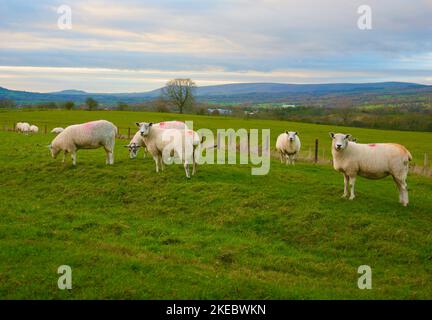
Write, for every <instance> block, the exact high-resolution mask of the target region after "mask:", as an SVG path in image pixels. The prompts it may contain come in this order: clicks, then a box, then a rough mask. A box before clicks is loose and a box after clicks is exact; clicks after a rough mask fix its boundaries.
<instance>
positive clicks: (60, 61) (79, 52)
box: [0, 0, 432, 91]
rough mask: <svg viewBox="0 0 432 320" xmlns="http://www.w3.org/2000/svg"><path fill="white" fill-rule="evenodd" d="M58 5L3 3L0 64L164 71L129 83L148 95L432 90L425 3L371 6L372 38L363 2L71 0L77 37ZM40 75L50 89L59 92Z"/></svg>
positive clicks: (431, 26)
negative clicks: (396, 84)
mask: <svg viewBox="0 0 432 320" xmlns="http://www.w3.org/2000/svg"><path fill="white" fill-rule="evenodd" d="M62 4H68V1H63V0H61V1H60V0H59V1H55V0H52V1H50V0H41V1H38V2H28V1H23V0H17V1H13V2H11V1H5V0H0V10H1V12H2V20H1V21H0V27H1V28H0V30H1V31H0V37H1V39H2V41H1V43H0V65H3V66H33V67H57V68H56V70H62V69H61V67H70V68H75V69H76V70H80V68H89V69H93V70H100V69H101V68H102V69H109V70H117V69H119V70H121V69H134V70H159V71H160V72H159V73H158V76H155V77H150V76H149V77H148V78H147V79H148V81H147V80H146V81H144V78H142V77H144V76H145V75H146V73H143V72H141V71H139V74H140V75H141V76H140V77H141V78H139V79H135V78H132V79H135V80H136V81H141V82H143V83H145V85H146V86H148V87H156V86H158V85H160V83H163V82H164V81H165V80H167V79H168V78H163V77H169V76H172V75H179V76H181V75H182V74H184V75H193V76H195V77H201V78H199V79H200V81H202V82H203V83H213V82H215V81H216V82H218V81H225V82H240V81H249V80H250V81H252V80H253V81H270V80H274V81H280V82H291V81H295V82H299V81H303V82H319V81H326V82H343V81H356V82H358V81H363V80H364V81H378V80H380V79H390V80H391V79H393V80H401V79H415V80H416V81H419V82H427V81H428V80H426V78H425V76H424V73H425V72H430V71H432V70H431V69H432V65H431V63H430V61H431V59H430V57H431V55H432V38H431V37H430V34H431V32H432V23H431V22H430V15H431V13H432V2H431V1H429V0H413V1H409V2H408V1H405V0H379V1H378V0H370V1H368V4H369V5H370V6H371V7H372V14H373V16H372V17H373V29H372V30H370V31H361V30H359V29H358V28H357V19H358V17H359V15H358V14H357V8H358V6H360V5H362V4H363V1H360V0H350V1H346V0H322V1H320V2H317V1H312V0H302V1H300V0H297V1H292V0H291V1H287V0H283V1H282V0H236V1H235V0H231V1H228V0H220V1H210V0H186V1H181V2H179V1H174V0H161V1H145V2H142V1H135V0H128V1H122V2H118V1H113V0H111V1H95V0H89V1H84V0H75V1H73V2H72V1H71V2H69V5H70V6H71V8H72V23H73V28H72V30H59V29H58V28H57V19H58V17H59V15H58V14H57V11H56V9H57V7H58V6H60V5H62ZM59 68H60V69H59ZM215 70H223V73H222V74H221V73H217V72H216V71H215ZM281 70H282V71H281ZM287 70H288V73H287V72H286V71H287ZM39 71H40V70H39ZM20 72H21V73H22V72H23V71H22V70H21V71H20ZM53 72H54V71H53ZM200 72H202V73H204V74H205V79H204V76H202V75H201V73H200ZM21 73H20V74H21ZM54 74H57V73H56V72H54ZM245 74H247V75H248V76H245ZM301 74H306V75H307V76H306V77H302V76H301ZM39 75H40V76H42V75H41V74H39ZM92 75H94V73H92ZM102 75H103V73H101V76H102ZM43 76H44V77H45V78H44V79H45V80H44V82H43V83H44V84H43V88H45V89H47V90H50V89H49V88H50V86H52V87H53V88H54V87H57V86H58V85H59V84H62V83H61V82H60V81H57V82H55V81H54V80H49V79H51V78H52V77H49V76H48V75H46V74H43ZM57 76H58V74H57ZM70 76H72V77H75V78H74V79H76V81H75V82H73V81H70V82H64V83H63V84H64V87H66V86H67V85H68V87H70V85H75V83H78V84H79V83H82V82H81V80H82V79H81V78H80V77H81V73H70ZM94 76H96V75H94ZM147 76H148V75H147ZM222 76H223V77H226V78H222ZM308 77H312V78H308ZM429 78H430V77H429ZM1 79H2V83H0V85H3V86H6V85H7V84H10V85H17V86H19V87H23V86H24V82H22V83H23V85H20V84H19V79H17V78H15V80H14V81H15V82H13V83H11V82H5V81H6V80H5V77H2V78H1ZM116 79H117V80H116ZM122 79H123V78H122ZM102 80H103V79H100V80H98V81H97V83H101V85H102V83H103V85H104V87H100V88H95V90H96V89H97V90H98V91H104V90H103V89H104V88H106V86H107V84H109V88H111V90H115V91H118V90H120V89H121V90H123V89H127V88H125V87H124V86H123V84H124V83H125V81H126V80H124V79H123V80H120V78H116V77H114V78H113V77H111V78H109V80H111V81H113V82H112V83H108V82H107V81H102ZM162 80H163V81H162ZM22 81H24V80H22ZM50 81H51V82H50ZM61 81H66V80H65V79H62V80H61ZM116 81H117V82H116ZM25 85H30V84H29V83H27V82H26V83H25ZM89 85H91V84H89ZM140 85H141V84H140ZM31 86H34V84H33V83H32V84H31ZM36 87H37V88H42V85H39V86H36ZM36 87H34V88H36ZM92 87H93V86H92ZM32 88H33V87H29V88H27V89H29V90H30V89H32ZM45 89H44V90H45ZM83 89H86V88H83ZM127 91H129V90H127Z"/></svg>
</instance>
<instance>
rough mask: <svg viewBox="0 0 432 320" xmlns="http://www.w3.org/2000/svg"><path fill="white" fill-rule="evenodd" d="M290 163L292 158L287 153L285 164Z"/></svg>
mask: <svg viewBox="0 0 432 320" xmlns="http://www.w3.org/2000/svg"><path fill="white" fill-rule="evenodd" d="M289 163H290V158H289V156H288V155H287V154H285V164H289Z"/></svg>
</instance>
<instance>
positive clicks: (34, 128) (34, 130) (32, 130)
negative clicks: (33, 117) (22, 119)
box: [29, 124, 39, 133]
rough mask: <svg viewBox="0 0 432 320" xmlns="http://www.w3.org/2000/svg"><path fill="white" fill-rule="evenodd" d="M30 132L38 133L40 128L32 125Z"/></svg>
mask: <svg viewBox="0 0 432 320" xmlns="http://www.w3.org/2000/svg"><path fill="white" fill-rule="evenodd" d="M29 131H30V132H32V133H38V132H39V128H38V127H37V126H35V125H34V124H32V125H31V126H30V130H29Z"/></svg>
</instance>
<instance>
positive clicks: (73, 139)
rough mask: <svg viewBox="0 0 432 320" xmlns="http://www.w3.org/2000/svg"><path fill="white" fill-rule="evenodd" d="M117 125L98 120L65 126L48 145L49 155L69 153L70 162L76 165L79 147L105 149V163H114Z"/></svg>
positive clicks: (55, 155)
mask: <svg viewBox="0 0 432 320" xmlns="http://www.w3.org/2000/svg"><path fill="white" fill-rule="evenodd" d="M116 134H117V127H116V126H115V125H114V124H112V123H111V122H109V121H106V120H98V121H91V122H87V123H83V124H75V125H72V126H69V127H67V128H66V129H64V130H63V132H61V133H60V134H59V135H58V136H56V137H55V138H54V140H53V141H52V142H51V144H50V145H49V148H50V149H51V155H52V157H53V158H56V157H57V155H58V153H59V152H60V151H63V152H64V156H63V162H64V161H65V157H66V154H67V153H70V154H71V157H72V164H73V165H76V152H77V151H78V150H79V149H97V148H100V147H103V148H104V149H105V151H106V163H107V164H114V145H115V137H116Z"/></svg>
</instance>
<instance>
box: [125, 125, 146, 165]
mask: <svg viewBox="0 0 432 320" xmlns="http://www.w3.org/2000/svg"><path fill="white" fill-rule="evenodd" d="M125 147H126V148H129V157H130V158H131V159H135V158H136V156H137V154H138V149H139V148H141V147H144V158H145V157H146V153H147V148H146V145H145V143H144V140H143V138H142V137H141V132H140V131H139V130H138V131H137V132H136V133H135V135H134V136H133V137H132V140H131V141H130V142H129V144H127V145H125Z"/></svg>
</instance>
